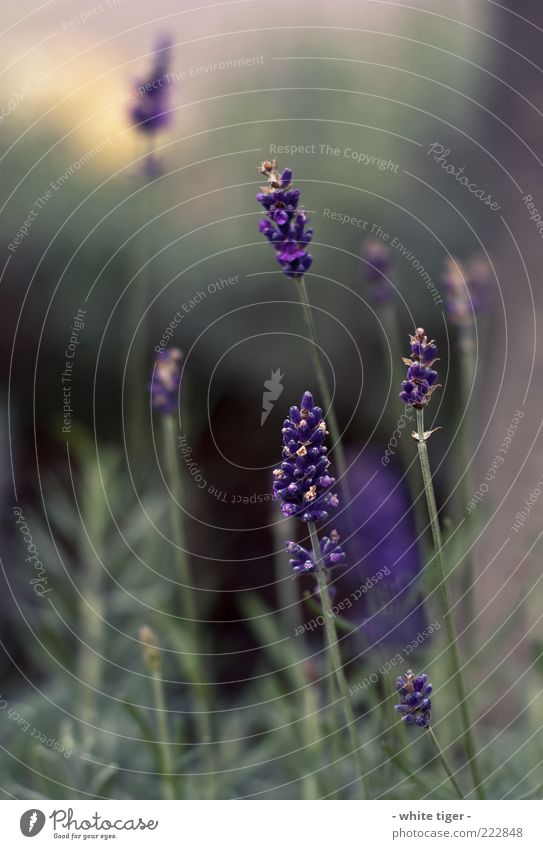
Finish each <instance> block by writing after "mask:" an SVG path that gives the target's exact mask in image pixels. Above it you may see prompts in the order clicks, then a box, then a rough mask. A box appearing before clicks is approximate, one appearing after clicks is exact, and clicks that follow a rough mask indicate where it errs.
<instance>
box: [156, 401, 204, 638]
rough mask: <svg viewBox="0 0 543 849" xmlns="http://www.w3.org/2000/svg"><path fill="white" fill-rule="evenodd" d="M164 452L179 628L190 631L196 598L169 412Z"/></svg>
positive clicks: (165, 418)
mask: <svg viewBox="0 0 543 849" xmlns="http://www.w3.org/2000/svg"><path fill="white" fill-rule="evenodd" d="M162 429H163V434H162V436H163V442H164V455H165V462H166V473H167V476H168V485H169V488H170V491H171V493H172V498H170V505H169V506H170V524H171V531H172V535H173V542H174V547H175V559H176V565H177V579H178V581H179V585H180V586H179V589H180V609H181V616H182V617H183V619H184V620H185V621H184V622H183V627H184V628H186V629H187V631H190V633H191V634H194V631H195V626H196V619H197V615H196V599H195V594H194V588H193V586H192V583H191V576H190V567H189V560H188V556H187V552H186V548H185V546H184V536H185V535H184V533H183V512H182V510H181V506H180V505H182V503H183V488H182V481H181V474H180V470H179V457H178V454H177V450H176V436H177V433H176V421H175V416H174V414H173V413H170V414H168V415H165V416H162Z"/></svg>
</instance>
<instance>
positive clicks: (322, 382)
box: [298, 277, 351, 505]
mask: <svg viewBox="0 0 543 849" xmlns="http://www.w3.org/2000/svg"><path fill="white" fill-rule="evenodd" d="M298 289H299V292H300V301H301V303H302V306H303V311H304V318H305V323H306V327H307V332H308V334H309V339H310V340H311V345H310V350H311V358H312V360H313V368H314V369H315V374H316V375H317V383H318V384H319V390H320V393H321V396H322V400H323V405H324V408H325V412H326V418H327V423H328V427H329V429H330V434H331V436H332V443H333V448H334V456H335V458H336V465H337V470H338V476H339V481H338V483H339V486H340V489H341V493H342V495H343V499H344V501H345V504H346V505H347V504H349V503H350V501H351V497H350V492H349V484H348V481H347V462H346V460H345V452H344V451H343V444H342V442H341V433H340V430H339V425H338V421H337V418H336V414H335V412H334V408H333V406H332V396H331V394H330V390H329V388H328V381H327V380H326V376H325V374H324V369H323V367H322V362H321V356H320V351H319V347H318V345H317V333H316V330H315V323H314V321H313V313H312V310H311V304H310V301H309V296H308V294H307V287H306V285H305V280H304V278H303V277H300V278H299V280H298Z"/></svg>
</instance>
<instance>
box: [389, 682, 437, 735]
mask: <svg viewBox="0 0 543 849" xmlns="http://www.w3.org/2000/svg"><path fill="white" fill-rule="evenodd" d="M396 689H397V691H398V693H399V694H400V698H401V702H400V704H399V705H394V710H396V711H398V713H401V714H402V721H403V722H405V724H406V725H415V724H416V725H420V726H421V728H428V726H429V724H430V717H431V710H432V702H431V700H430V693H431V692H432V685H431V684H428V676H427V675H425V674H422V675H414V674H413V672H411V670H410V669H408V670H407V672H406V673H405V675H400V676H399V678H397V679H396Z"/></svg>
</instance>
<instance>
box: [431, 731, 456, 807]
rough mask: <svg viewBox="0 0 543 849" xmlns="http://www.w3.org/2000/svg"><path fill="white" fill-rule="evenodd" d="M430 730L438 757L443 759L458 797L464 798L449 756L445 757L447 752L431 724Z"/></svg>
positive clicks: (443, 764) (444, 766)
mask: <svg viewBox="0 0 543 849" xmlns="http://www.w3.org/2000/svg"><path fill="white" fill-rule="evenodd" d="M428 732H429V734H430V737H431V738H432V742H433V744H434V746H435V749H436V752H437V754H438V757H439V759H440V761H441V764H442V766H443V769H444V770H445V772H446V773H447V775H448V776H449V781H450V782H451V784H452V786H453V787H454V789H455V790H456V793H457V795H458V798H459V799H463V798H464V794H463V793H462V791H461V790H460V787H459V786H458V784H457V781H456V778H455V777H454V775H453V773H452V770H451V768H450V766H449V764H448V761H447V758H446V757H445V754H444V752H443V750H442V748H441V746H440V745H439V742H438V739H437V737H436V735H435V734H434V730H433V728H431V726H428Z"/></svg>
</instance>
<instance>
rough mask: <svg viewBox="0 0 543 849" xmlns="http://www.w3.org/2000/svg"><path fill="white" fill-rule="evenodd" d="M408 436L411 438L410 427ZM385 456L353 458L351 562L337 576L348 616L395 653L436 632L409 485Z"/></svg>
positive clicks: (367, 453) (348, 521) (372, 452)
mask: <svg viewBox="0 0 543 849" xmlns="http://www.w3.org/2000/svg"><path fill="white" fill-rule="evenodd" d="M412 415H413V419H414V414H412ZM405 430H406V431H407V427H406V429H405ZM402 438H405V439H407V438H408V436H407V435H406V434H405V431H404V436H403V437H402ZM382 460H383V457H382V454H381V453H380V452H378V451H377V450H376V449H374V448H372V447H371V446H366V447H365V449H364V451H363V452H362V453H361V454H359V456H357V457H356V458H355V457H354V456H349V455H348V456H347V461H348V478H349V489H350V492H351V493H352V502H351V504H350V505H349V506H348V507H347V510H346V516H345V517H344V518H343V517H342V521H343V523H344V526H345V527H348V528H349V529H350V533H351V536H349V539H348V540H347V546H348V551H349V564H348V565H347V566H346V567H345V568H344V569H342V570H340V572H338V573H337V576H336V575H335V576H334V579H333V581H334V583H333V586H337V595H338V598H339V599H346V600H347V602H348V603H346V605H345V606H344V608H343V611H342V615H343V616H346V617H347V618H348V619H349V620H350V621H351V622H352V623H353V625H354V626H357V627H359V628H360V629H361V631H362V632H363V634H364V636H365V637H366V638H367V640H368V641H369V643H370V645H372V646H375V645H383V646H386V651H387V656H393V655H394V654H395V652H398V651H401V650H402V649H404V648H405V647H406V646H407V645H409V644H410V643H416V644H417V645H418V644H426V641H427V640H428V639H430V636H431V635H428V634H426V636H425V628H426V625H427V619H426V615H425V612H424V606H423V602H422V594H421V591H420V589H419V587H418V578H419V575H420V573H421V570H422V565H423V564H422V559H421V556H420V552H419V543H418V538H417V532H416V527H415V522H414V518H413V511H412V506H411V500H410V494H409V489H408V487H407V485H406V483H405V479H404V480H402V476H401V473H400V470H399V469H398V468H397V467H396V465H395V464H394V463H393V462H389V463H387V464H386V465H384V464H383V462H382ZM420 635H422V636H420ZM413 649H414V651H415V652H416V647H415V646H413Z"/></svg>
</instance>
